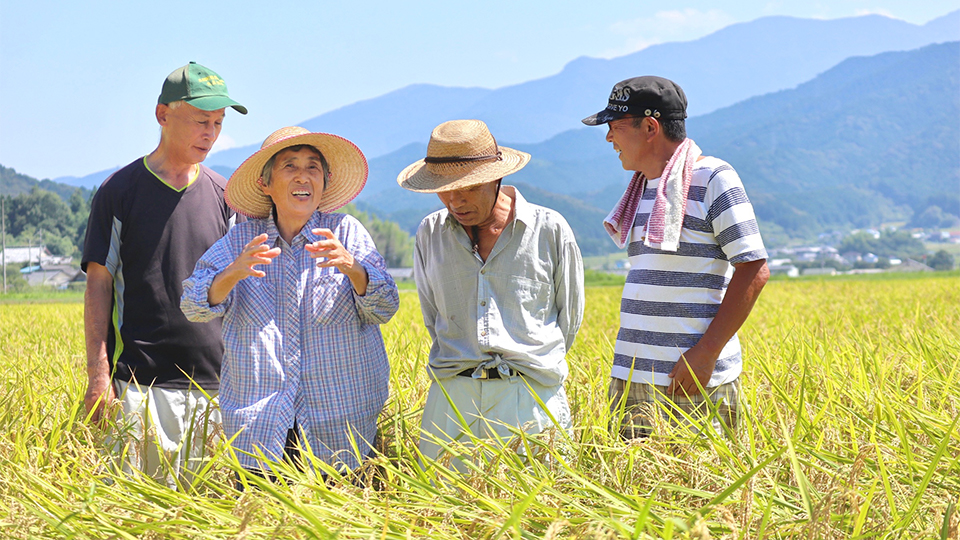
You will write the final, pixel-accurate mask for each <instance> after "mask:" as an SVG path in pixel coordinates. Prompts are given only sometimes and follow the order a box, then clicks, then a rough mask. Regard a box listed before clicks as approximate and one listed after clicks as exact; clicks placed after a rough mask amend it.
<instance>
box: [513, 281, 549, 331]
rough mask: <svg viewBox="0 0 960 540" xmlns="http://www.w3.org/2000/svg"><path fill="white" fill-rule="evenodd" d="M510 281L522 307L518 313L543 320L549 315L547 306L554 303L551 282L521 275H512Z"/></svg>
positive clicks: (518, 303)
mask: <svg viewBox="0 0 960 540" xmlns="http://www.w3.org/2000/svg"><path fill="white" fill-rule="evenodd" d="M509 282H510V289H512V291H513V293H514V294H515V295H516V301H517V305H518V306H519V308H520V309H519V310H518V312H517V314H516V315H517V316H518V317H521V318H526V317H533V318H534V319H536V320H537V321H540V322H543V321H544V320H545V318H546V316H547V308H548V307H550V306H551V305H553V294H551V292H552V291H551V287H550V284H548V283H543V282H541V281H536V280H533V279H527V278H523V277H519V276H511V277H510V278H509Z"/></svg>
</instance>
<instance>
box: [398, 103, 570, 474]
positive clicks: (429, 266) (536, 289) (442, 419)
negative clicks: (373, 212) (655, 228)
mask: <svg viewBox="0 0 960 540" xmlns="http://www.w3.org/2000/svg"><path fill="white" fill-rule="evenodd" d="M529 161H530V155H529V154H526V153H524V152H520V151H517V150H514V149H512V148H507V147H503V146H498V145H497V142H496V140H494V138H493V136H492V135H491V134H490V131H489V130H488V129H487V126H486V124H484V123H483V122H481V121H479V120H454V121H450V122H445V123H443V124H440V125H439V126H437V127H436V129H434V130H433V133H432V134H431V136H430V143H429V145H428V147H427V157H426V158H425V159H421V160H419V161H417V162H416V163H414V164H412V165H410V166H409V167H407V168H406V169H404V170H403V172H402V173H400V175H399V177H398V178H397V181H398V182H399V184H400V185H401V186H402V187H404V188H405V189H408V190H411V191H418V192H423V193H436V194H437V195H438V196H439V197H440V201H442V202H443V204H444V206H445V207H446V208H445V209H443V210H439V211H437V212H434V213H433V214H430V215H429V216H427V217H426V218H424V220H423V221H422V222H421V223H420V227H419V229H418V230H417V238H416V251H415V255H414V277H415V279H416V283H417V292H418V294H419V295H420V305H421V309H422V311H423V321H424V324H425V325H426V327H427V330H428V331H429V332H430V337H431V338H432V340H433V343H432V345H431V348H430V361H429V372H430V376H431V380H432V382H431V385H430V391H429V394H428V396H427V403H426V406H425V407H424V412H423V421H422V436H421V439H420V450H421V452H422V454H423V455H424V457H425V458H428V459H436V458H437V457H438V456H439V455H440V453H441V448H442V447H441V443H444V442H445V441H450V440H458V441H460V442H463V443H469V440H470V436H473V437H480V438H493V437H499V438H501V439H503V440H505V441H506V440H509V439H510V438H511V436H512V431H511V430H513V431H515V430H516V429H517V428H520V429H523V430H525V431H526V432H528V433H537V432H540V431H543V430H545V429H547V428H550V427H553V426H555V427H559V428H562V429H565V430H569V429H571V427H572V423H571V419H570V408H569V405H568V403H567V396H566V393H565V392H564V389H563V382H564V380H565V379H566V377H567V372H568V369H567V362H566V354H567V351H569V350H570V347H571V346H572V345H573V341H574V338H575V337H576V335H577V330H578V329H579V328H580V322H581V320H582V318H583V261H582V259H581V257H580V249H579V248H578V247H577V242H576V239H575V238H574V236H573V231H572V230H571V229H570V226H569V225H567V222H566V220H564V219H563V216H561V215H560V214H559V213H557V212H555V211H553V210H550V209H548V208H544V207H541V206H537V205H534V204H530V203H528V202H527V201H526V200H524V198H523V197H522V196H521V195H520V192H519V191H518V190H517V189H516V188H515V187H512V186H501V180H502V178H503V177H504V176H507V175H509V174H513V173H515V172H517V171H519V170H520V169H522V168H523V167H524V166H525V165H526V164H527V163H528V162H529ZM541 404H544V405H546V410H544V408H543V407H542V406H541ZM460 418H463V420H464V421H465V422H466V425H464V424H463V422H462V421H461V420H460ZM453 463H454V465H455V466H456V467H457V468H459V469H461V470H464V469H465V466H464V464H463V463H462V462H461V461H460V460H455V461H454V462H453Z"/></svg>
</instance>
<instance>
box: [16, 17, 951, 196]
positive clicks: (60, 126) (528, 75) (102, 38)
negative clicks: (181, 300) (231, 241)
mask: <svg viewBox="0 0 960 540" xmlns="http://www.w3.org/2000/svg"><path fill="white" fill-rule="evenodd" d="M48 4H50V5H52V3H51V2H48V1H41V2H36V3H31V4H29V5H27V4H24V5H19V4H18V5H14V6H5V7H4V17H3V20H2V23H0V24H2V25H3V26H2V28H3V32H0V65H2V68H3V72H4V73H11V72H15V73H18V74H19V75H20V76H19V77H17V78H16V79H14V78H12V77H4V78H3V80H2V81H0V96H2V98H3V102H4V103H8V104H10V103H16V104H17V107H16V108H11V107H7V108H6V109H5V110H4V113H3V115H2V116H0V164H2V165H3V166H5V167H8V168H13V169H15V170H16V171H17V172H19V173H21V174H25V175H28V176H31V177H34V178H37V179H52V180H56V179H58V178H63V177H70V176H73V177H83V176H86V175H89V174H93V173H97V172H100V171H103V170H108V169H112V168H115V167H119V166H123V165H125V164H126V163H129V162H130V161H132V160H133V159H136V158H137V157H138V156H142V155H145V154H146V153H149V152H150V151H152V150H153V149H154V148H155V146H156V143H157V141H158V139H159V126H157V125H156V120H155V119H154V118H153V109H154V107H155V103H156V95H157V94H158V92H159V86H160V83H161V82H162V80H163V77H165V76H166V74H167V73H169V72H170V71H172V70H173V69H176V68H177V67H179V66H181V65H183V64H185V63H186V62H187V61H188V60H196V61H197V62H199V63H201V64H203V65H205V66H207V67H209V68H211V69H213V70H214V71H216V72H217V73H219V74H220V75H221V76H223V78H224V79H225V80H226V81H227V84H228V86H229V89H230V94H231V97H233V98H234V99H236V100H237V101H239V102H240V103H243V104H244V105H246V106H247V107H248V108H249V109H250V111H251V112H250V114H249V115H247V116H241V115H239V114H235V113H228V114H227V117H228V118H227V119H226V121H225V123H224V129H223V132H222V133H221V136H220V140H218V143H217V145H215V148H214V152H216V151H221V150H226V149H229V148H232V147H241V146H247V145H251V144H259V143H260V142H261V141H262V138H263V137H264V136H265V134H266V133H269V132H270V131H272V130H273V129H276V128H277V127H279V126H283V125H295V124H299V123H302V122H304V121H306V120H309V119H311V118H314V117H316V116H319V115H322V114H324V113H327V112H330V111H333V110H337V109H340V108H342V107H345V106H348V105H351V104H354V103H357V102H359V101H364V100H368V99H372V98H376V97H379V96H382V95H384V94H388V93H390V92H393V91H395V90H398V89H400V88H404V87H407V86H409V85H412V84H433V85H438V86H446V87H481V88H487V89H498V88H504V87H509V86H513V85H516V84H520V83H524V82H527V81H531V80H535V79H539V78H543V77H548V76H552V75H555V74H556V73H559V72H560V71H562V69H563V68H564V66H566V65H567V64H568V63H569V62H571V61H573V60H575V59H577V58H580V57H584V56H587V57H594V58H614V57H620V56H624V55H627V54H631V53H634V52H637V51H639V50H642V49H644V48H647V47H649V46H652V45H657V44H661V43H669V42H680V41H694V40H697V39H700V38H702V37H705V36H707V35H709V34H712V33H714V32H716V31H717V30H720V29H722V28H725V27H728V26H730V25H732V24H738V23H743V22H749V21H753V20H756V19H758V18H762V17H766V16H778V15H782V16H792V17H798V18H808V19H809V18H817V19H839V18H849V17H853V16H859V15H866V14H878V15H883V16H887V17H891V18H896V19H901V20H904V21H906V22H909V23H911V24H915V25H922V24H925V23H927V22H929V21H930V20H934V19H937V18H939V17H942V16H944V15H947V14H949V13H952V12H953V11H956V5H955V4H954V3H953V2H948V1H941V0H937V1H934V2H929V3H925V5H924V6H915V5H911V4H907V3H906V2H904V1H903V0H849V1H846V2H836V3H833V4H830V5H821V4H806V3H800V2H774V3H762V2H752V3H746V4H734V3H732V2H725V3H723V4H722V5H721V6H720V7H717V5H716V4H713V3H707V2H698V1H694V2H688V3H686V4H685V5H684V6H683V7H678V8H676V9H672V10H662V11H659V12H655V13H653V14H652V15H651V14H649V13H647V12H645V11H644V10H643V9H642V8H643V6H640V5H634V4H628V3H622V4H618V5H615V6H613V7H612V8H610V9H606V10H596V9H588V8H586V7H584V6H579V5H575V3H571V4H570V5H563V6H562V9H553V10H550V11H549V12H543V11H541V10H539V9H538V7H540V4H538V3H534V4H533V5H532V6H531V5H523V6H510V10H509V11H505V10H497V9H492V10H490V9H482V10H478V11H477V12H476V13H471V10H473V9H474V8H470V7H465V6H457V7H450V6H444V5H442V4H440V3H428V4H427V5H425V6H418V7H417V8H410V9H400V11H401V12H400V13H391V10H394V11H396V10H397V8H396V7H395V6H380V9H379V10H373V11H371V10H370V9H369V8H364V10H361V9H360V7H359V6H328V7H327V8H326V11H323V12H322V13H318V12H320V11H321V8H320V7H319V6H298V10H303V11H305V12H306V13H304V14H302V15H301V14H299V13H296V14H295V13H294V10H293V9H291V8H287V7H286V6H281V7H280V8H279V9H280V12H281V13H280V15H281V16H280V17H278V22H277V24H271V25H263V24H262V21H264V20H270V14H271V13H272V11H270V10H269V9H267V8H265V7H263V6H253V5H249V6H241V7H239V8H238V7H236V6H233V5H232V4H231V7H230V9H229V10H225V9H223V6H224V5H223V4H219V3H218V2H214V3H211V4H210V5H204V6H202V7H199V8H197V7H194V8H191V11H192V12H198V13H197V16H196V17H195V18H196V19H197V20H204V17H205V16H207V18H208V19H209V18H210V17H212V16H216V17H217V18H218V19H222V21H223V22H222V23H220V24H219V28H228V29H231V30H218V29H217V27H216V26H214V27H213V28H212V29H211V30H206V27H205V26H203V25H199V26H196V25H180V24H177V25H174V26H175V27H176V28H174V33H173V35H172V36H171V35H159V34H156V35H155V34H149V33H147V34H144V33H143V32H140V31H139V29H138V28H137V27H136V26H135V25H130V24H129V23H128V21H130V20H137V19H138V18H143V17H146V16H148V15H147V13H146V12H145V10H144V9H143V7H141V6H132V5H127V4H123V5H122V7H120V8H116V9H110V8H109V7H107V6H95V7H93V8H90V7H88V6H82V7H81V6H59V5H58V6H57V9H56V10H53V11H55V12H56V15H55V16H50V13H51V12H52V11H51V10H50V9H48V8H49V6H48ZM431 4H435V5H431ZM183 7H186V4H185V3H184V4H183ZM170 10H171V11H175V12H176V11H182V10H180V9H179V7H178V6H177V5H173V6H170ZM257 10H259V11H261V12H263V13H260V14H259V16H258V13H257ZM311 10H313V12H311ZM491 11H492V12H496V13H490V12H491ZM500 11H504V12H508V13H511V15H516V14H517V13H518V12H519V14H520V15H524V14H526V15H527V16H526V17H524V16H513V17H509V18H506V17H497V16H496V15H497V14H499V13H500ZM610 13H616V14H617V18H616V20H609V19H610V17H609V14H610ZM324 14H326V15H327V18H330V19H333V20H335V21H340V20H351V21H354V20H362V23H357V24H356V25H332V26H331V25H323V24H321V31H320V32H317V33H316V36H297V35H296V33H295V32H294V33H291V32H289V31H288V29H287V25H286V24H284V21H285V19H284V17H285V16H288V15H296V16H297V20H298V21H302V20H308V19H310V17H311V16H313V17H314V18H317V19H319V20H325V19H324V17H323V15H324ZM358 14H362V15H364V16H365V17H366V18H362V19H361V18H360V17H358ZM534 15H535V16H536V17H537V20H538V24H537V25H532V26H531V25H529V24H526V23H525V21H528V20H533V16H534ZM468 18H469V19H470V20H471V21H474V24H472V25H463V24H462V21H463V20H465V19H468ZM124 22H127V24H126V25H124V24H123V23H124ZM466 26H470V28H467V27H466ZM128 27H129V28H128ZM197 28H201V29H203V30H204V32H197V31H196V29H197ZM431 31H432V32H433V34H430V32H431ZM198 33H200V34H201V35H200V36H197V35H196V34H198ZM557 35H563V36H564V39H558V38H557V37H556V36H557ZM112 36H116V37H112ZM251 36H254V37H251ZM125 37H126V38H128V39H126V40H124V38H125ZM444 37H447V38H450V39H451V40H452V39H456V40H459V41H460V42H462V43H463V44H464V46H462V47H443V46H437V45H438V43H439V44H442V43H443V38H444ZM210 38H213V39H212V41H211V40H210ZM281 40H282V42H283V43H285V44H291V42H292V44H293V45H295V47H294V48H290V47H289V46H288V47H287V49H289V50H287V51H283V50H282V48H281V47H279V46H278V43H280V42H281ZM118 41H123V46H118ZM385 43H396V44H398V45H397V46H396V47H391V48H387V49H385V48H384V47H383V45H384V44H385ZM297 45H300V46H301V47H299V48H298V47H296V46H297ZM303 45H306V46H305V47H304V46H303ZM485 47H486V49H485ZM295 50H299V51H301V54H294V53H293V52H292V51H295ZM278 51H279V52H278ZM311 51H314V52H311ZM314 62H315V63H316V64H314ZM268 63H269V64H268ZM274 64H276V66H277V68H276V69H274V70H270V72H278V73H282V74H284V75H286V74H291V73H293V74H295V76H290V77H288V78H284V79H283V80H284V81H285V82H284V90H283V93H281V94H279V96H278V92H277V90H276V83H273V82H271V80H270V76H269V75H264V74H263V72H264V70H263V69H256V68H255V67H254V66H263V65H274ZM358 66H368V67H365V68H363V69H358ZM304 67H306V68H307V69H306V70H305V71H297V70H298V69H300V70H303V68H304ZM116 73H122V74H123V76H122V77H119V78H117V77H115V74H116ZM54 75H56V76H54ZM112 76H113V77H114V78H111V77H112ZM23 80H32V81H39V82H34V83H32V84H30V85H27V87H28V88H29V89H30V92H24V91H23V90H22V88H23V84H22V82H21V81H23ZM328 80H337V81H338V82H337V84H329V83H326V84H325V83H324V81H328ZM44 81H47V82H45V83H44ZM64 81H67V82H64ZM70 81H73V82H72V83H71V82H70ZM340 81H342V82H340ZM105 83H108V84H105ZM104 89H108V90H110V91H109V92H105V91H104ZM65 90H66V91H69V92H73V93H74V94H73V96H71V97H70V101H72V102H75V103H78V104H79V106H73V107H63V106H62V105H59V104H60V103H61V102H62V100H63V96H64V95H65V94H64V91H65ZM50 104H57V105H50ZM117 133H122V134H124V136H123V137H119V138H118V137H116V134H117ZM43 139H46V140H68V141H80V143H79V144H72V145H71V144H68V145H62V146H60V147H59V148H58V151H57V152H55V153H51V152H50V151H49V149H48V147H47V145H38V144H37V141H39V140H43ZM108 142H109V144H108ZM211 155H213V153H211Z"/></svg>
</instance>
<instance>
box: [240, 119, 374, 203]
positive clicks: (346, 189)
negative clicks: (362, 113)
mask: <svg viewBox="0 0 960 540" xmlns="http://www.w3.org/2000/svg"><path fill="white" fill-rule="evenodd" d="M301 144H306V145H310V146H312V147H314V148H316V149H317V150H319V151H320V153H321V154H323V157H324V158H326V160H327V164H328V165H329V166H330V180H329V183H328V184H327V188H326V189H325V190H323V197H322V199H321V201H320V206H319V207H318V208H317V209H318V210H320V211H321V212H332V211H333V210H336V209H337V208H340V207H341V206H343V205H345V204H347V203H348V202H350V201H352V200H353V199H354V198H355V197H356V196H357V195H359V194H360V190H362V189H363V186H364V184H366V183H367V159H366V158H365V157H363V152H361V151H360V149H359V148H357V145H355V144H353V143H352V142H350V141H348V140H347V139H344V138H343V137H340V136H339V135H331V134H329V133H311V132H310V131H308V130H306V129H304V128H302V127H298V126H294V127H285V128H280V129H278V130H276V131H274V132H273V133H271V134H270V136H269V137H267V139H266V140H265V141H263V145H261V146H260V150H258V151H257V152H256V153H255V154H253V155H252V156H250V157H249V158H247V160H246V161H244V162H243V163H242V164H241V165H240V167H239V168H237V170H236V171H235V172H234V173H233V175H231V176H230V180H229V181H228V182H227V190H226V192H224V199H226V201H227V204H228V205H230V208H233V209H234V210H236V211H237V212H239V213H241V214H243V215H245V216H247V217H252V218H265V217H267V216H269V215H270V212H271V210H272V209H273V201H272V200H271V199H270V197H269V196H267V195H265V194H264V193H263V191H261V190H260V183H259V180H260V177H261V176H262V174H263V166H264V165H266V163H267V161H269V160H270V158H271V157H273V156H274V155H276V154H277V153H278V152H280V151H281V150H283V149H285V148H290V147H291V146H298V145H301Z"/></svg>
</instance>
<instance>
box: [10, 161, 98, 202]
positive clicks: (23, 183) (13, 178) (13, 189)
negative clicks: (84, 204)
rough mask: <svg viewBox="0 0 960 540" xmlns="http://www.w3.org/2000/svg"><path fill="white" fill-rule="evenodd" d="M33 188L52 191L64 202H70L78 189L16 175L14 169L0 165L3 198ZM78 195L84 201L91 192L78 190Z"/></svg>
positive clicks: (83, 189)
mask: <svg viewBox="0 0 960 540" xmlns="http://www.w3.org/2000/svg"><path fill="white" fill-rule="evenodd" d="M34 187H39V188H41V189H45V190H47V191H52V192H53V193H56V194H57V195H59V196H60V198H61V199H63V200H64V201H65V202H66V201H69V200H70V196H71V195H73V192H74V191H76V190H77V189H78V188H77V187H75V186H70V185H67V184H63V183H60V182H54V181H53V180H37V179H36V178H33V177H31V176H27V175H25V174H20V173H18V172H17V171H16V170H15V169H13V168H10V167H4V166H3V165H0V194H2V195H3V196H4V197H16V196H17V195H20V194H21V193H30V190H32V189H33V188H34ZM79 189H80V195H81V196H82V197H83V198H84V200H86V199H89V198H90V194H91V190H89V189H85V188H79Z"/></svg>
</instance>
